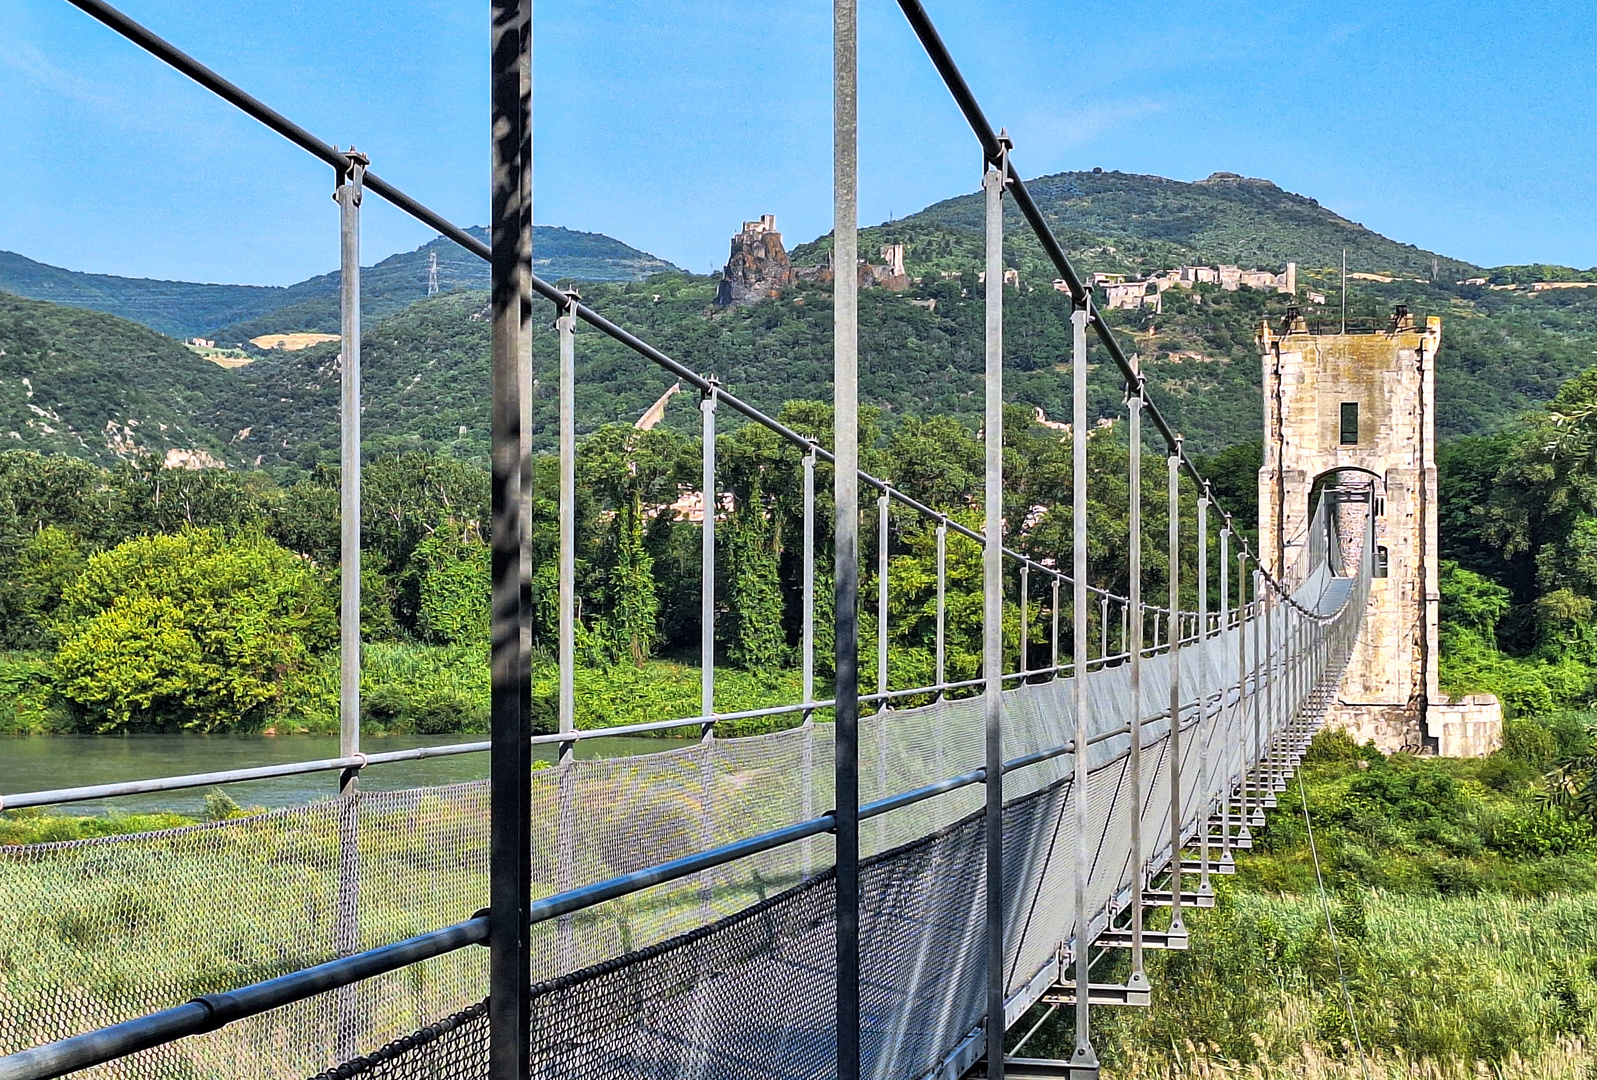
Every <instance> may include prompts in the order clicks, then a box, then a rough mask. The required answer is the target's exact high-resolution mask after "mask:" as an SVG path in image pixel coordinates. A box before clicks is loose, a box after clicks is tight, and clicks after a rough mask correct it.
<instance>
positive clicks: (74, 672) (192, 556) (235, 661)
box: [55, 529, 338, 732]
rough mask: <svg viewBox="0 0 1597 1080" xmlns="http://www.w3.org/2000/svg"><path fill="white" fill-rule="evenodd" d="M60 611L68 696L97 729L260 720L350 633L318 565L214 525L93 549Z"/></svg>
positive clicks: (61, 680)
mask: <svg viewBox="0 0 1597 1080" xmlns="http://www.w3.org/2000/svg"><path fill="white" fill-rule="evenodd" d="M56 615H57V628H58V629H57V633H58V635H59V638H60V642H59V644H58V645H57V646H56V651H55V689H56V692H57V693H59V694H60V695H61V697H63V698H64V699H66V700H67V701H68V702H70V703H71V704H72V705H73V706H74V707H75V712H76V714H77V715H78V716H80V717H81V718H82V722H83V724H84V726H85V727H87V728H88V729H89V730H92V731H96V732H106V731H126V730H170V729H181V730H200V731H206V730H210V729H212V728H213V727H228V728H232V727H239V728H246V729H247V728H252V727H259V726H260V725H261V722H262V721H263V720H264V718H265V716H266V714H267V712H268V710H269V709H270V707H271V706H273V705H274V704H277V703H279V702H281V701H282V699H283V697H284V695H285V693H286V692H288V688H289V687H290V686H291V685H292V682H293V681H294V680H295V679H296V678H297V677H302V676H303V674H304V673H305V671H306V669H307V668H308V666H309V664H310V662H311V657H312V656H313V655H314V654H316V653H318V652H322V651H324V650H325V649H326V648H327V647H328V646H329V645H330V644H331V643H332V642H333V640H334V639H335V638H336V636H337V633H338V620H337V613H336V609H335V607H334V603H333V596H332V591H331V590H330V589H329V588H328V587H327V583H326V582H325V581H324V580H322V578H321V575H320V574H318V573H317V571H316V569H315V567H314V566H312V565H311V564H310V563H308V562H306V561H305V560H303V559H300V558H298V557H296V556H295V555H294V554H293V553H292V552H290V551H288V550H287V549H286V548H284V547H282V546H281V545H279V544H276V543H274V542H272V541H271V540H268V539H266V538H265V537H263V536H259V535H254V536H251V535H235V536H232V537H229V536H227V535H226V534H225V533H223V532H221V531H219V530H205V529H195V530H188V531H185V532H182V533H179V534H178V535H176V536H171V535H162V534H156V535H153V536H144V537H138V538H136V539H133V540H128V541H125V542H123V543H121V544H118V545H117V546H116V547H114V548H112V549H111V550H110V551H107V552H104V553H102V554H99V555H94V556H92V557H90V558H89V560H88V562H87V565H86V566H85V567H84V569H83V571H82V572H81V573H80V574H78V576H77V577H76V578H75V579H74V580H73V581H72V582H71V584H69V585H68V586H67V587H66V589H65V590H64V592H63V593H62V598H61V606H60V609H59V610H58V611H57V613H56Z"/></svg>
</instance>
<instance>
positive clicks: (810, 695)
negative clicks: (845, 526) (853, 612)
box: [799, 443, 815, 877]
mask: <svg viewBox="0 0 1597 1080" xmlns="http://www.w3.org/2000/svg"><path fill="white" fill-rule="evenodd" d="M803 603H804V612H803V626H802V628H801V629H800V631H799V657H800V660H799V663H800V667H801V669H802V676H801V678H802V680H803V682H802V686H801V692H802V693H803V695H804V704H805V705H807V706H812V707H810V708H806V709H805V710H804V751H803V753H804V760H803V763H802V765H801V768H802V770H803V776H802V777H801V778H800V781H801V783H802V786H803V795H802V798H803V800H804V802H803V806H802V810H803V813H804V818H805V820H809V819H810V818H812V817H814V816H815V709H814V708H813V705H814V703H815V444H814V443H811V444H810V448H809V451H808V452H807V453H806V454H805V455H804V601H803ZM813 854H814V840H813V838H812V839H809V840H805V841H804V856H803V858H804V876H805V877H809V876H810V874H811V872H812V870H813V867H812V866H811V859H812V856H813Z"/></svg>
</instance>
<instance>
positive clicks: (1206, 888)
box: [1197, 484, 1224, 895]
mask: <svg viewBox="0 0 1597 1080" xmlns="http://www.w3.org/2000/svg"><path fill="white" fill-rule="evenodd" d="M1197 645H1198V648H1199V649H1200V650H1201V651H1200V652H1199V653H1198V657H1199V660H1198V663H1199V665H1200V666H1199V669H1198V670H1199V671H1200V672H1202V671H1203V670H1205V668H1204V666H1203V657H1204V655H1205V654H1206V653H1207V652H1208V645H1209V485H1208V484H1204V485H1203V490H1202V491H1200V492H1199V493H1198V641H1197ZM1221 701H1222V704H1223V702H1224V698H1223V697H1222V698H1221ZM1208 711H1209V704H1208V691H1207V690H1206V689H1205V690H1201V691H1200V692H1199V698H1198V727H1197V733H1198V790H1199V792H1200V796H1199V797H1200V798H1201V800H1202V802H1201V804H1200V805H1201V807H1202V810H1201V813H1200V815H1199V821H1198V832H1199V834H1200V838H1199V844H1200V847H1199V852H1200V855H1199V871H1198V893H1199V895H1203V894H1205V893H1212V892H1213V891H1214V889H1213V887H1212V886H1211V885H1210V884H1209V820H1210V819H1211V818H1212V817H1214V794H1213V791H1212V785H1211V784H1210V782H1209V738H1210V735H1211V734H1212V731H1213V727H1214V726H1218V721H1219V714H1218V713H1217V714H1216V715H1215V720H1216V724H1215V725H1210V724H1209V721H1208V717H1207V715H1206V714H1207V713H1208Z"/></svg>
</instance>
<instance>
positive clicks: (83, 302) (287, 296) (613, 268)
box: [0, 225, 676, 344]
mask: <svg viewBox="0 0 1597 1080" xmlns="http://www.w3.org/2000/svg"><path fill="white" fill-rule="evenodd" d="M467 231H468V232H470V233H471V234H472V235H474V236H477V237H479V238H483V239H486V238H487V230H486V229H481V228H475V229H469V230H467ZM533 249H534V252H533V257H534V260H535V262H536V264H537V266H538V273H539V274H541V275H543V276H545V277H549V278H551V279H559V278H572V279H575V280H578V281H642V280H643V279H644V278H646V277H648V276H649V275H650V274H655V273H660V272H662V271H666V270H675V269H676V267H674V266H672V265H671V264H670V263H668V262H666V261H664V260H663V259H657V258H655V257H654V256H653V255H650V254H648V253H647V252H643V251H639V250H638V249H637V248H634V247H630V246H628V245H626V244H623V243H622V242H621V241H619V240H616V239H613V238H611V237H608V236H604V235H603V234H601V233H586V232H577V231H575V230H572V229H562V228H559V227H557V226H549V225H539V226H537V227H535V228H534V230H533ZM434 254H436V255H437V256H438V287H439V289H440V291H447V290H450V289H485V288H487V287H488V264H487V263H486V262H484V261H483V260H482V259H479V258H478V257H477V256H475V255H472V254H469V253H468V252H467V251H466V250H465V249H464V248H462V247H460V246H459V245H458V244H456V243H454V242H453V241H451V240H445V239H444V238H442V237H439V238H438V239H436V240H433V241H431V242H430V243H427V244H423V245H422V246H421V247H419V248H417V249H416V250H415V251H406V252H401V253H400V254H398V255H391V256H389V257H388V258H386V259H384V260H383V261H382V262H380V263H378V264H377V265H375V266H367V267H362V268H361V311H362V313H363V315H365V316H366V317H369V318H377V317H380V316H382V315H386V314H388V313H390V312H394V311H398V310H399V309H400V308H402V307H404V306H405V305H406V304H409V303H411V302H412V301H415V300H419V299H421V298H423V297H425V296H426V295H427V267H428V260H429V257H430V256H431V255H434ZM338 288H339V275H338V272H337V271H334V272H332V273H330V274H322V275H320V276H318V277H313V278H309V279H307V280H305V281H301V282H299V283H298V284H296V285H289V286H286V287H279V286H264V285H205V284H200V283H198V282H192V281H157V280H153V279H148V278H125V277H115V276H113V275H110V274H84V273H79V272H77V271H75V270H63V269H61V268H59V267H55V266H47V265H45V264H44V263H38V262H34V261H33V260H32V259H28V258H24V257H23V256H21V255H17V254H14V253H12V252H9V251H0V290H3V291H5V292H9V293H14V294H16V295H18V296H24V297H28V298H30V299H34V300H49V301H51V302H52V303H57V304H66V305H68V306H70V307H81V308H89V309H91V310H94V311H103V312H106V313H107V314H110V315H118V316H120V317H122V318H124V319H132V320H133V321H134V322H140V323H143V324H144V325H145V326H148V327H150V328H151V329H154V330H159V331H160V332H161V333H163V334H168V335H171V336H173V337H178V338H187V337H194V336H200V337H207V338H216V339H217V340H218V341H219V342H221V343H227V344H232V343H236V342H242V341H246V340H248V339H249V338H252V337H258V336H259V335H261V334H277V333H293V332H296V331H313V332H315V331H320V332H326V333H336V332H337V331H338Z"/></svg>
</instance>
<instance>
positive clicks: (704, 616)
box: [699, 377, 720, 741]
mask: <svg viewBox="0 0 1597 1080" xmlns="http://www.w3.org/2000/svg"><path fill="white" fill-rule="evenodd" d="M718 390H719V387H718V386H717V384H716V381H715V379H714V378H713V377H712V378H711V379H710V388H709V389H708V390H706V391H705V392H704V394H703V396H702V397H701V398H700V399H699V413H700V416H701V417H702V423H701V425H700V427H701V435H700V438H701V448H702V454H701V455H700V456H701V458H702V463H701V464H702V468H701V471H702V474H703V478H702V480H701V484H700V486H701V488H702V490H703V492H704V529H703V531H702V533H701V534H700V535H701V536H702V538H703V545H702V549H701V550H700V552H699V577H700V583H699V716H700V718H701V719H702V720H703V721H704V733H703V737H704V739H705V740H706V741H708V740H709V739H711V738H713V737H714V735H715V725H714V724H713V723H711V719H712V718H713V717H714V715H715V512H716V510H717V508H718V506H719V504H720V498H719V497H718V495H717V493H716V490H715V488H716V483H715V406H716V398H717V395H718Z"/></svg>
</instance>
